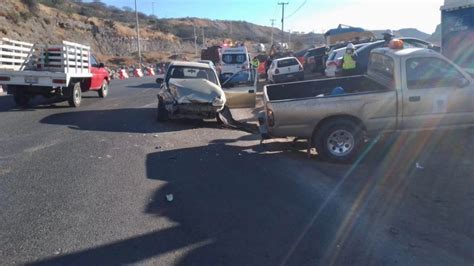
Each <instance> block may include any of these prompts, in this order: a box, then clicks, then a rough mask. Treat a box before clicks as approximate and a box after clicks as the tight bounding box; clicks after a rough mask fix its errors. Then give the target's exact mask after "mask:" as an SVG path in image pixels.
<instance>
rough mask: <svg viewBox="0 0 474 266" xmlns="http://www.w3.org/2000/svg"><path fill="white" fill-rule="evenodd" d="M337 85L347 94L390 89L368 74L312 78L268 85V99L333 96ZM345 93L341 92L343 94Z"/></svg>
mask: <svg viewBox="0 0 474 266" xmlns="http://www.w3.org/2000/svg"><path fill="white" fill-rule="evenodd" d="M336 87H341V88H343V89H344V91H345V94H353V93H367V92H376V91H387V90H389V89H388V88H387V87H385V86H384V85H382V84H380V83H378V82H376V81H374V80H372V79H371V78H369V77H367V76H354V77H344V78H332V79H323V80H311V81H305V82H296V83H286V84H278V85H270V86H267V96H268V99H267V100H268V101H280V100H294V99H303V98H311V97H318V96H319V97H321V96H331V92H332V91H333V90H334V88H336ZM342 95H344V94H339V95H338V96H342Z"/></svg>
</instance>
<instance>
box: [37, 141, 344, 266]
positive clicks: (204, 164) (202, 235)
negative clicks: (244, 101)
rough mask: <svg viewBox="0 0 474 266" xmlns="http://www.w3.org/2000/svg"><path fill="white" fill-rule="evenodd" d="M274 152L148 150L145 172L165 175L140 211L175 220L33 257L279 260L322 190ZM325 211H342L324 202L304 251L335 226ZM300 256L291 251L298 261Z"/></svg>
mask: <svg viewBox="0 0 474 266" xmlns="http://www.w3.org/2000/svg"><path fill="white" fill-rule="evenodd" d="M280 157H281V156H280V155H278V154H267V153H265V150H264V149H261V146H259V145H255V146H246V147H237V146H229V145H227V144H225V143H220V144H209V145H207V146H202V147H194V148H185V149H178V150H170V151H162V152H156V153H151V154H148V156H147V158H146V170H147V177H148V178H149V179H151V180H157V181H158V180H159V181H161V182H159V183H161V184H162V183H163V181H165V182H166V183H165V184H164V185H162V186H161V187H159V188H158V189H157V190H156V192H155V193H154V194H153V195H151V197H150V198H151V199H150V201H149V202H148V203H147V204H146V205H145V206H144V210H143V211H144V213H146V214H147V215H151V216H153V217H156V218H157V219H158V218H167V219H170V220H172V221H174V222H176V226H174V227H171V228H168V229H165V230H162V231H155V232H151V233H147V234H144V235H141V236H137V237H132V238H129V239H124V240H120V241H117V242H114V243H110V244H105V245H102V246H98V247H93V248H90V249H87V250H83V251H78V252H73V253H69V254H65V255H61V256H57V257H52V258H47V259H45V260H42V261H38V262H36V263H33V265H71V264H72V265H74V264H76V265H89V264H93V265H97V264H108V265H111V264H112V265H116V264H130V263H139V262H141V261H144V260H147V259H151V258H154V257H155V258H156V257H157V256H159V255H164V253H168V254H171V253H176V254H178V255H179V256H177V257H175V258H174V259H177V261H175V262H173V264H174V265H278V264H280V263H281V261H282V260H283V259H284V257H286V255H287V253H288V252H289V251H290V250H291V247H292V245H293V244H294V243H295V239H297V238H298V236H299V234H300V233H301V228H304V227H305V225H306V224H307V222H308V220H310V219H311V216H312V215H313V214H314V213H315V212H316V210H317V209H318V207H319V205H320V204H321V202H322V200H323V198H324V195H321V194H319V193H315V192H314V188H312V187H309V186H307V185H306V184H304V183H301V182H297V181H295V180H294V179H292V178H288V175H290V173H291V170H288V169H287V168H286V166H285V165H280V164H279V163H278V161H279V160H281V158H280ZM271 165H275V166H271ZM300 178H304V177H295V179H296V180H299V179H300ZM169 194H173V197H174V199H173V201H171V202H169V201H167V200H166V195H169ZM326 215H329V216H330V217H337V216H338V215H341V214H339V209H338V208H337V206H335V205H333V204H332V203H331V204H329V205H328V208H327V213H325V214H324V215H323V217H322V219H321V221H320V222H319V221H318V222H317V223H316V225H317V226H319V227H318V230H317V232H314V233H312V234H311V237H315V239H314V242H313V243H312V247H311V254H306V255H307V256H316V257H318V256H322V254H324V252H325V245H324V244H323V243H326V242H328V241H329V240H330V239H331V236H332V235H333V234H334V233H335V230H337V226H334V225H332V224H331V223H326V222H324V221H325V219H326V218H327V217H328V216H326ZM305 259H307V257H306V258H299V257H296V262H297V264H301V263H302V262H304V260H305Z"/></svg>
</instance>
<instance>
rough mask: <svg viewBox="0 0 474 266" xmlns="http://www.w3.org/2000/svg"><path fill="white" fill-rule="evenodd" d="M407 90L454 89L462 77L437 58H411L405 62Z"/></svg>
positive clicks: (450, 66) (449, 65)
mask: <svg viewBox="0 0 474 266" xmlns="http://www.w3.org/2000/svg"><path fill="white" fill-rule="evenodd" d="M406 76H407V88H408V89H409V90H415V89H429V88H444V87H455V86H456V84H457V82H458V81H459V79H462V78H464V76H463V75H462V74H461V73H460V72H459V71H458V70H457V69H456V68H455V67H454V66H453V65H451V64H450V63H448V62H447V61H444V60H442V59H439V58H427V57H423V58H411V59H408V60H407V62H406Z"/></svg>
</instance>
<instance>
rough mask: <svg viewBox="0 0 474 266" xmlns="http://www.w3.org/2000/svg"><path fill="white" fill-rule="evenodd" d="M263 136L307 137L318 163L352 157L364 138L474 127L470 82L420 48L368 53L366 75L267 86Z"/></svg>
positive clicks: (473, 83) (451, 65)
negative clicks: (316, 152)
mask: <svg viewBox="0 0 474 266" xmlns="http://www.w3.org/2000/svg"><path fill="white" fill-rule="evenodd" d="M264 103H265V111H263V112H262V113H260V114H259V123H260V132H261V134H262V136H263V137H264V138H272V137H297V138H301V139H308V142H309V144H310V147H316V149H317V151H318V155H319V156H321V157H322V158H324V159H328V160H333V161H338V162H345V161H351V160H353V159H355V158H357V157H358V152H359V151H360V150H361V148H362V146H363V144H364V139H365V136H367V137H371V136H375V135H378V134H381V133H391V132H395V131H404V130H409V131H412V130H427V129H439V128H459V127H466V126H472V125H474V81H473V80H472V78H471V76H470V75H469V74H467V73H466V72H464V71H463V70H462V69H461V68H460V67H459V66H457V65H455V64H454V63H452V62H451V61H449V60H448V59H446V58H445V57H444V56H442V55H441V54H439V53H437V52H435V51H432V50H428V49H421V48H409V49H397V50H395V49H389V48H379V49H375V50H374V51H372V53H371V55H370V60H369V67H368V74H367V75H363V76H352V77H344V78H332V79H323V80H312V81H304V82H295V83H286V84H278V85H267V86H265V88H264Z"/></svg>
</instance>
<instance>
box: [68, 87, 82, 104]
mask: <svg viewBox="0 0 474 266" xmlns="http://www.w3.org/2000/svg"><path fill="white" fill-rule="evenodd" d="M68 90H69V91H68V93H69V99H68V102H69V106H71V107H79V106H81V102H82V91H81V83H80V82H76V83H73V84H70V85H69V87H68Z"/></svg>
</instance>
